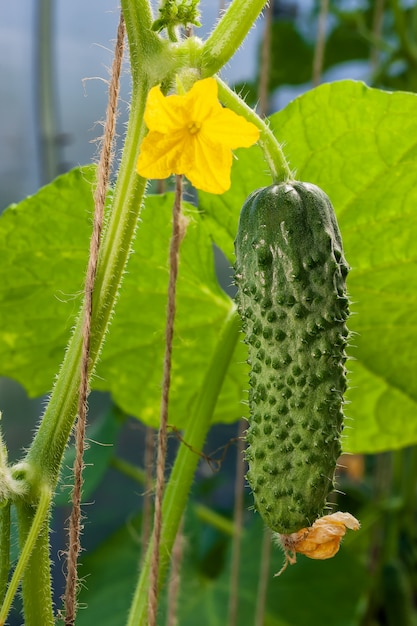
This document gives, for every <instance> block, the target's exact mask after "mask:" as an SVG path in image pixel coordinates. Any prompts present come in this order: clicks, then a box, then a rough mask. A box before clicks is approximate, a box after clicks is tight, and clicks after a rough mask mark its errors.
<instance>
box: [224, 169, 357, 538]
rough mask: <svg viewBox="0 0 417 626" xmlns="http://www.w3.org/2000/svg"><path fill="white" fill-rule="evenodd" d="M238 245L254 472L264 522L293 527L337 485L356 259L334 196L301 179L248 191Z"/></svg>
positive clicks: (306, 520) (313, 513) (309, 518)
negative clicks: (349, 284) (350, 285)
mask: <svg viewBox="0 0 417 626" xmlns="http://www.w3.org/2000/svg"><path fill="white" fill-rule="evenodd" d="M235 250H236V267H235V269H236V283H237V285H238V296H237V303H238V310H239V313H240V315H241V317H242V321H243V330H244V332H245V336H246V338H245V342H246V343H247V345H248V352H249V359H248V362H249V364H250V366H251V372H250V380H249V386H250V389H249V407H250V418H249V428H248V430H247V433H246V439H247V443H248V448H247V451H246V458H247V460H248V463H249V471H248V474H247V478H248V482H249V484H250V486H251V489H252V492H253V495H254V500H255V508H256V509H257V510H258V511H259V513H260V515H261V516H262V518H263V519H264V521H265V523H266V524H267V525H268V526H269V527H270V528H271V529H272V530H274V531H276V532H278V533H282V534H289V533H293V532H297V531H298V530H300V529H301V528H304V527H308V526H311V525H312V524H313V522H314V521H315V520H316V519H317V517H319V516H320V515H322V513H323V509H324V507H325V505H326V499H327V496H328V494H329V492H330V491H332V489H333V477H334V471H335V467H336V462H337V458H338V457H339V455H340V452H341V446H340V436H341V432H342V429H343V394H344V392H345V390H346V369H345V361H346V354H345V348H346V343H347V337H348V330H347V327H346V324H345V322H346V319H347V317H348V315H349V306H348V298H347V295H346V276H347V273H348V271H349V267H348V265H347V263H346V261H345V258H344V255H343V248H342V240H341V236H340V232H339V228H338V225H337V222H336V218H335V214H334V210H333V207H332V205H331V203H330V200H329V198H328V197H327V196H326V194H325V193H324V192H323V191H322V190H321V189H319V188H318V187H316V186H315V185H312V184H310V183H301V182H297V181H292V182H289V183H282V184H277V185H272V186H270V187H265V188H263V189H259V190H257V191H255V192H253V193H252V194H251V196H249V198H248V199H247V201H246V202H245V204H244V206H243V208H242V212H241V215H240V221H239V228H238V234H237V238H236V241H235Z"/></svg>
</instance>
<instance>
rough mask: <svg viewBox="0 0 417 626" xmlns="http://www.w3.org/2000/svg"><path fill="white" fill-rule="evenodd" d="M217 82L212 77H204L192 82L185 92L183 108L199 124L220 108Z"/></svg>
mask: <svg viewBox="0 0 417 626" xmlns="http://www.w3.org/2000/svg"><path fill="white" fill-rule="evenodd" d="M217 92H218V87H217V82H216V81H215V79H214V78H204V79H203V80H198V81H197V82H195V83H194V85H193V86H192V87H191V89H190V90H189V91H188V92H187V93H186V94H185V96H184V101H185V109H186V110H187V113H188V117H189V119H190V120H193V121H194V122H199V123H200V124H201V123H202V122H204V121H205V120H206V119H208V118H210V117H211V116H212V115H215V114H216V113H218V111H221V110H222V106H221V104H220V102H219V101H218V99H217Z"/></svg>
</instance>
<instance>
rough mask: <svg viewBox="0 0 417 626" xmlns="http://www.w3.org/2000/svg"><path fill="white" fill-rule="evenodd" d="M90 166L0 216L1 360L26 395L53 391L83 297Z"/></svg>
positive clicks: (0, 365) (5, 372)
mask: <svg viewBox="0 0 417 626" xmlns="http://www.w3.org/2000/svg"><path fill="white" fill-rule="evenodd" d="M94 172H95V168H93V167H86V168H82V169H80V168H77V169H75V170H72V171H71V172H70V173H68V174H66V175H65V176H60V177H59V178H57V179H56V181H55V182H54V183H53V184H51V185H48V186H46V187H43V188H42V189H40V190H39V192H38V193H37V194H36V195H34V196H31V197H29V198H27V199H26V200H23V201H22V202H21V203H20V204H19V205H12V206H11V207H9V208H8V209H6V210H5V212H4V213H3V215H2V216H1V218H0V250H1V263H0V355H1V356H0V358H1V363H0V368H1V373H2V375H3V376H8V377H10V378H13V379H15V380H17V381H19V382H20V383H21V384H22V385H23V386H24V387H25V388H26V390H27V392H28V393H29V395H31V396H39V395H41V394H43V393H45V392H47V391H50V389H51V387H52V383H53V380H54V376H55V375H56V374H57V371H58V367H59V364H60V362H61V360H62V356H63V349H64V347H65V346H66V344H67V341H68V338H69V333H70V329H71V327H72V324H73V322H74V317H75V315H76V314H77V313H78V310H79V307H80V305H81V298H80V293H81V292H82V289H83V279H84V275H85V269H86V263H87V250H88V245H89V244H88V242H89V232H90V229H91V218H92V211H93V200H92V192H91V184H92V181H93V180H94ZM64 242H65V244H64Z"/></svg>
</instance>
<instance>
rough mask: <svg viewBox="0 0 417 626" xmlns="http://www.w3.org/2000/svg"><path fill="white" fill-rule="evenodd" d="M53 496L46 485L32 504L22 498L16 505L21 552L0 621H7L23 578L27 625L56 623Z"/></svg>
mask: <svg viewBox="0 0 417 626" xmlns="http://www.w3.org/2000/svg"><path fill="white" fill-rule="evenodd" d="M51 497H52V492H51V490H50V489H49V487H48V486H45V487H44V488H43V489H41V491H40V495H39V500H38V501H37V503H36V504H34V505H33V506H31V505H30V504H26V503H23V502H18V503H17V505H16V508H17V515H18V523H19V542H20V548H21V552H20V556H19V560H18V562H17V565H16V567H15V570H14V572H13V575H12V578H11V580H10V583H9V586H8V588H7V593H6V595H5V598H4V602H3V606H2V608H1V611H0V624H4V623H5V620H6V618H7V615H8V613H9V610H10V607H11V605H12V602H13V599H14V597H15V595H16V593H17V590H18V587H19V584H20V582H21V581H22V595H23V599H24V607H23V608H24V614H25V626H39V624H42V626H53V624H54V615H53V610H52V597H51V578H50V559H49V539H48V525H47V523H46V520H47V519H48V514H49V508H50V504H51ZM34 581H36V584H34Z"/></svg>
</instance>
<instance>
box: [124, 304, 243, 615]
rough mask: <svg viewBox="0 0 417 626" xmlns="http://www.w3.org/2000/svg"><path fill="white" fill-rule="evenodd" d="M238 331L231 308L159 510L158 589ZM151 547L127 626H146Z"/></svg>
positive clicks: (162, 580) (162, 579)
mask: <svg viewBox="0 0 417 626" xmlns="http://www.w3.org/2000/svg"><path fill="white" fill-rule="evenodd" d="M239 331H240V319H239V316H238V315H237V313H236V310H235V308H234V307H233V309H232V311H231V312H230V314H229V315H228V317H227V319H226V320H225V323H224V326H223V329H222V331H221V333H220V336H219V340H218V343H217V346H216V349H215V351H214V354H213V356H212V359H211V362H210V365H209V367H208V370H207V372H206V376H205V379H204V382H203V385H202V387H201V392H200V396H199V401H198V404H197V407H196V410H195V414H194V415H193V417H192V418H190V419H189V420H188V422H187V427H186V429H185V431H184V441H186V442H187V446H185V445H181V447H180V449H179V451H178V454H177V457H176V459H175V463H174V467H173V470H172V473H171V476H170V479H169V482H168V484H167V487H166V490H165V497H164V502H163V506H162V517H163V520H164V523H163V526H162V532H161V540H160V562H159V588H160V587H161V586H162V584H163V582H164V580H165V577H166V573H167V569H168V566H169V562H170V556H171V553H172V548H173V545H174V541H175V537H176V535H177V532H178V528H179V525H180V522H181V518H182V516H183V513H184V510H185V507H186V504H187V498H188V494H189V491H190V488H191V483H192V481H193V477H194V473H195V469H196V467H197V463H198V460H199V458H200V457H199V455H198V454H197V452H198V451H201V450H202V448H203V444H204V441H205V438H206V435H207V432H208V430H209V428H210V424H211V418H212V415H213V411H214V408H215V406H216V402H217V398H218V395H219V393H220V390H221V387H222V384H223V380H224V376H225V374H226V372H227V369H228V367H229V363H230V359H231V357H232V354H233V352H234V349H235V346H236V343H237V340H238V337H239ZM188 446H190V447H188ZM152 544H153V540H151V542H150V545H149V547H148V551H147V553H146V556H145V560H144V563H143V566H142V571H141V574H140V577H139V580H138V584H137V587H136V590H135V594H134V597H133V602H132V606H131V608H130V613H129V618H128V621H127V626H146V624H147V595H148V594H147V591H148V585H149V572H150V567H151V558H152V551H153V548H152Z"/></svg>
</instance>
